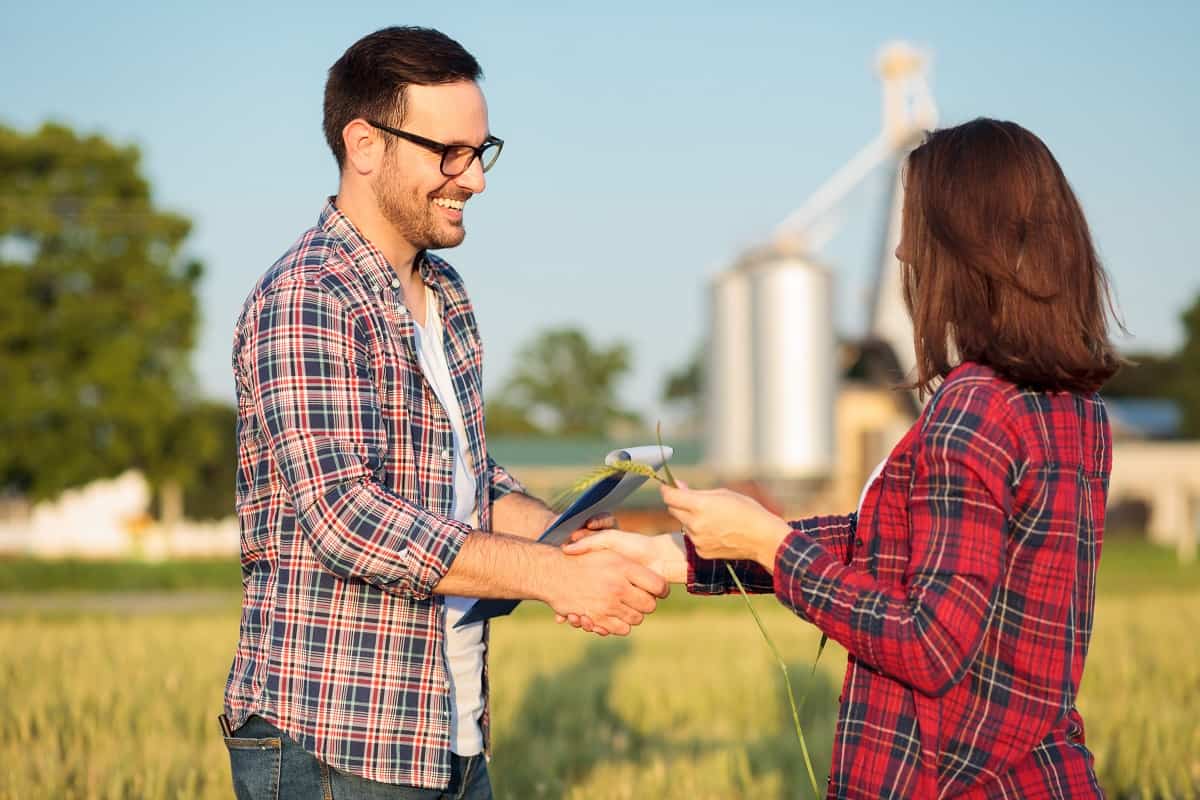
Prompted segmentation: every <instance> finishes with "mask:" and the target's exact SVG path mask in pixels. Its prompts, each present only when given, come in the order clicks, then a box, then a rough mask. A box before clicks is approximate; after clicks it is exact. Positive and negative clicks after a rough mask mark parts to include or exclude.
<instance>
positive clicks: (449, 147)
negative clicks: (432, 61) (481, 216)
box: [367, 119, 504, 178]
mask: <svg viewBox="0 0 1200 800" xmlns="http://www.w3.org/2000/svg"><path fill="white" fill-rule="evenodd" d="M367 124H368V125H370V126H371V127H372V128H378V129H379V130H381V131H384V132H386V133H390V134H391V135H392V136H396V137H399V138H401V139H403V140H404V141H406V142H412V143H413V144H415V145H419V146H421V147H424V148H425V149H426V150H431V151H433V152H435V153H437V154H438V155H440V156H441V157H442V174H443V175H445V176H446V177H447V178H456V177H458V176H459V175H462V174H463V173H464V172H466V171H467V170H468V169H470V167H471V162H473V161H474V160H475V159H477V158H478V159H479V164H480V166H482V167H483V171H484V172H487V171H488V170H489V169H491V168H492V165H493V164H495V163H496V159H497V158H499V157H500V151H501V150H503V149H504V140H502V139H497V138H496V137H495V136H489V137H487V138H486V139H484V140H483V144H481V145H479V147H471V145H469V144H442V143H441V142H435V141H434V140H433V139H426V138H425V137H424V136H417V135H416V134H415V133H409V132H408V131H402V130H399V129H397V128H391V127H388V126H387V125H384V124H383V123H382V122H375V121H374V120H370V119H369V120H367Z"/></svg>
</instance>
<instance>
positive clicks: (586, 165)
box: [0, 2, 1200, 414]
mask: <svg viewBox="0 0 1200 800" xmlns="http://www.w3.org/2000/svg"><path fill="white" fill-rule="evenodd" d="M737 5H738V7H737V10H736V11H735V10H731V9H732V6H733V4H729V6H722V5H715V4H714V5H706V4H704V3H696V2H691V3H678V2H665V3H657V4H648V3H641V4H622V3H607V4H605V5H604V6H603V11H600V10H597V7H596V6H584V5H579V6H575V5H570V4H563V3H547V4H544V5H537V4H528V3H523V4H520V5H519V6H518V5H515V4H503V3H488V4H472V3H456V4H440V5H435V4H431V3H421V4H403V3H388V4H383V3H379V4H368V3H347V4H344V6H343V7H337V6H335V5H333V4H324V5H305V4H299V3H292V4H283V3H278V4H254V3H239V4H219V3H195V4H179V7H175V6H176V4H167V3H141V2H133V3H125V4H82V3H81V4H78V7H76V6H74V5H70V4H61V3H57V2H42V3H39V4H36V5H35V4H32V3H27V4H22V5H21V7H20V8H17V9H15V10H14V9H9V10H7V11H6V13H5V15H4V16H5V24H4V27H3V29H0V74H3V75H4V76H5V77H4V79H3V81H0V122H3V123H5V124H8V125H10V126H15V127H17V128H19V129H25V130H28V129H31V128H33V127H35V126H37V125H39V124H40V123H41V122H43V121H45V120H48V119H53V120H57V121H61V122H65V123H68V124H71V125H73V126H76V127H78V128H80V129H82V130H84V131H89V132H92V131H95V132H100V133H103V134H105V135H107V136H110V137H112V138H114V139H116V140H118V141H121V142H132V143H136V144H138V145H139V146H140V147H141V149H142V153H143V158H144V168H145V171H146V173H147V174H148V176H149V177H150V179H151V180H152V182H153V185H154V190H155V195H156V199H157V202H159V203H160V204H161V205H163V206H165V207H168V208H171V209H174V210H177V211H180V212H183V213H185V214H187V215H188V216H190V217H191V218H192V219H193V220H194V222H195V229H194V233H193V236H192V237H191V239H190V244H189V249H190V251H191V252H192V253H193V254H195V255H196V256H198V257H199V258H200V259H201V260H202V261H203V262H204V263H205V265H206V269H207V274H206V277H205V280H204V283H203V286H202V304H203V305H202V307H203V315H204V324H203V330H202V333H201V338H200V346H199V348H198V350H197V353H196V356H195V359H194V367H195V372H196V374H197V377H198V379H199V381H200V385H201V387H202V389H203V390H204V392H206V393H207V394H211V395H214V396H217V397H230V396H231V394H232V390H231V379H230V377H229V367H228V363H229V342H230V336H231V330H232V325H233V321H234V319H235V317H236V315H237V312H238V309H239V307H240V305H241V301H242V299H243V298H244V297H245V295H246V293H247V291H248V290H249V289H250V287H251V286H252V285H253V283H254V281H255V279H256V277H257V276H258V275H259V274H260V273H261V272H263V271H264V270H265V269H266V268H267V267H268V266H270V264H271V263H272V262H273V261H274V260H275V258H277V257H278V256H279V255H280V254H281V253H282V252H283V251H284V250H285V249H286V248H287V247H288V245H289V244H290V243H291V242H292V241H293V240H294V239H295V238H296V236H297V235H298V234H299V233H300V232H301V231H302V230H303V229H304V228H306V227H308V226H310V225H311V224H312V223H313V221H314V220H315V219H316V215H317V213H318V211H319V210H320V206H321V204H322V202H323V199H324V197H325V196H326V195H328V194H332V193H334V192H335V191H336V180H337V175H336V170H335V167H334V163H333V159H332V157H331V156H330V155H329V153H328V151H327V150H326V147H325V144H324V141H323V138H322V135H321V95H322V89H323V83H324V77H325V71H326V70H327V69H328V67H329V65H330V64H332V63H333V61H334V60H336V59H337V57H338V56H339V55H340V54H341V52H342V51H343V50H344V49H345V48H346V47H347V46H348V45H349V44H351V43H352V42H353V41H354V40H355V39H357V38H358V37H359V36H361V35H363V34H365V33H368V32H370V31H372V30H375V29H377V28H380V27H383V26H386V25H391V24H419V25H430V26H433V27H437V28H440V29H442V30H444V31H446V32H447V33H449V34H450V35H452V36H454V37H455V38H457V39H458V40H459V41H460V42H462V43H463V44H464V45H465V46H466V47H467V48H468V49H469V50H471V51H472V52H473V53H474V54H475V55H476V57H477V58H478V59H479V60H480V62H481V63H482V65H483V67H484V70H485V73H486V78H485V81H484V84H483V86H484V91H485V93H486V95H487V97H488V101H489V104H490V109H491V122H492V129H493V131H494V132H495V133H496V134H497V135H499V136H501V137H503V138H504V139H505V141H506V145H505V151H504V156H503V158H502V159H501V160H500V162H499V164H498V165H497V167H496V169H495V170H494V171H493V172H491V173H489V185H488V189H487V191H486V193H485V194H484V195H482V196H481V197H480V198H478V199H477V200H476V201H475V202H473V203H472V208H471V212H472V213H471V214H470V215H469V216H468V219H467V223H468V237H467V241H466V243H465V244H464V245H463V246H462V247H460V248H458V249H457V250H454V251H449V252H447V253H445V254H444V255H446V256H447V257H448V258H449V259H450V260H451V261H452V263H454V264H455V265H456V266H457V267H458V268H459V271H460V272H462V273H463V275H464V277H465V278H466V280H467V285H468V288H469V289H470V291H471V294H472V296H473V298H474V300H475V304H476V307H477V313H478V316H479V321H480V327H481V329H482V332H483V337H484V344H485V349H486V352H487V361H486V367H485V384H486V385H487V387H489V388H492V387H496V386H497V385H499V383H500V382H501V381H502V380H503V378H504V377H505V376H506V374H507V373H508V372H509V370H510V368H511V366H512V362H513V357H514V354H515V351H516V350H517V348H518V347H519V346H520V345H521V343H522V342H524V341H527V340H528V339H529V338H530V337H532V336H533V335H535V334H536V333H537V332H538V331H539V330H542V329H544V328H546V327H549V326H555V325H567V324H569V325H578V326H580V327H582V328H584V329H585V330H586V331H587V332H588V333H589V334H590V335H591V336H593V337H594V338H595V339H596V340H598V341H600V342H603V343H609V342H614V341H617V340H623V341H626V342H628V343H629V344H630V345H632V347H633V348H634V352H635V371H634V373H633V374H632V376H631V377H630V378H629V379H628V380H627V381H626V382H625V384H624V386H623V387H622V389H623V395H624V396H625V398H627V400H628V401H629V402H630V403H631V404H633V405H635V406H637V407H639V408H640V409H642V410H644V411H647V412H650V413H651V414H653V413H655V404H656V400H657V397H658V394H659V392H660V389H661V385H662V380H663V376H664V375H665V374H666V372H667V371H669V370H671V369H674V368H676V367H678V366H679V365H681V364H683V363H684V362H685V361H686V360H687V358H688V357H689V355H690V353H691V352H692V351H693V350H694V349H695V348H696V347H697V345H698V343H699V341H700V339H701V337H702V335H703V320H704V309H705V285H706V281H707V279H708V278H709V277H710V276H711V275H712V274H714V273H715V272H716V271H717V270H718V269H720V268H721V267H722V266H723V265H724V264H725V263H727V262H728V261H729V260H730V259H731V258H732V257H734V256H735V255H736V254H737V253H738V251H739V250H740V249H741V248H743V247H746V246H748V245H752V244H754V243H756V242H758V241H760V240H761V239H762V238H763V237H764V236H765V235H766V234H767V233H768V232H769V231H770V230H771V228H772V227H773V225H774V224H775V223H776V222H777V221H778V220H780V219H781V218H782V217H784V216H785V215H786V214H787V213H788V212H789V211H791V210H792V209H793V208H795V207H796V206H799V205H800V204H801V203H802V202H803V201H804V200H805V198H806V197H807V196H808V195H809V194H810V193H811V192H812V191H813V190H814V189H815V188H816V187H817V186H818V185H819V184H820V183H821V182H822V181H823V180H824V179H825V178H826V177H827V176H828V175H829V174H830V173H831V172H832V171H833V170H834V169H836V168H837V167H838V166H839V165H840V164H841V163H843V162H844V161H845V160H846V159H848V158H849V157H850V156H851V155H853V154H854V153H855V152H856V151H857V150H858V149H859V147H861V146H862V145H863V144H865V143H866V142H867V141H868V140H869V139H870V138H871V137H872V136H874V135H875V133H876V132H877V131H878V128H879V102H880V93H879V87H878V84H877V83H876V81H875V78H874V74H873V70H872V64H873V60H874V56H875V53H876V51H877V49H878V48H879V46H880V45H882V44H883V43H885V42H887V41H889V40H893V39H906V40H909V41H911V42H913V43H915V44H917V45H919V46H921V47H923V48H926V49H927V50H929V51H931V52H932V54H933V57H934V73H933V88H934V94H935V97H936V99H937V102H938V106H939V109H940V112H941V120H942V123H943V124H953V123H956V122H961V121H964V120H967V119H970V118H972V117H975V116H981V115H986V116H995V117H1002V118H1008V119H1013V120H1015V121H1017V122H1019V123H1021V124H1023V125H1025V126H1026V127H1028V128H1030V129H1031V130H1033V131H1034V132H1035V133H1037V134H1038V135H1040V136H1041V137H1042V138H1043V139H1045V141H1046V142H1047V144H1048V145H1049V146H1050V148H1051V149H1052V150H1053V151H1054V153H1055V154H1056V155H1057V156H1058V158H1059V160H1060V162H1061V163H1062V165H1063V168H1064V170H1065V171H1066V173H1067V176H1068V178H1070V179H1071V181H1072V183H1073V184H1074V186H1075V188H1076V191H1077V192H1078V194H1079V196H1080V199H1081V201H1082V202H1083V205H1084V208H1085V210H1086V211H1087V213H1088V215H1089V219H1090V221H1091V223H1092V227H1093V232H1094V234H1095V237H1096V240H1097V243H1098V245H1099V248H1100V251H1101V256H1102V258H1103V259H1104V261H1105V264H1106V265H1107V267H1108V269H1109V271H1110V273H1111V274H1112V277H1113V280H1114V284H1115V287H1116V291H1117V298H1118V302H1119V304H1120V307H1121V309H1122V312H1123V314H1124V317H1125V319H1126V322H1127V324H1128V327H1129V329H1130V331H1131V333H1132V334H1133V336H1132V337H1131V338H1127V339H1121V340H1120V341H1121V344H1122V346H1123V347H1125V348H1127V349H1168V348H1171V347H1174V346H1176V345H1177V344H1178V343H1179V341H1180V331H1179V325H1178V322H1177V320H1178V316H1179V313H1180V311H1182V309H1183V308H1184V307H1186V306H1187V305H1188V304H1189V303H1190V301H1191V300H1192V298H1194V297H1195V296H1196V294H1197V293H1198V292H1200V255H1198V251H1200V248H1198V247H1197V241H1196V233H1195V231H1196V228H1197V226H1198V220H1200V188H1198V187H1200V155H1198V154H1197V149H1196V145H1195V144H1194V142H1195V138H1196V131H1197V129H1198V128H1200V79H1198V78H1197V75H1198V74H1200V56H1197V55H1196V49H1195V42H1196V41H1197V38H1198V36H1200V4H1197V3H1188V2H1178V3H1167V4H1163V3H1159V4H1150V6H1152V7H1146V6H1142V5H1140V4H1132V3H1129V4H1119V5H1118V4H1108V3H1097V2H1090V3H1082V2H1060V3H1055V4H1047V3H1003V4H989V5H988V6H985V5H984V4H974V3H962V2H954V3H920V2H908V3H904V4H899V3H896V4H876V5H871V6H868V5H865V4H850V3H844V4H842V3H839V4H833V3H821V4H815V3H814V4H809V3H799V2H796V3H779V4H769V3H753V2H747V3H739V4H737ZM649 9H653V10H652V11H651V10H649ZM883 185H884V180H883V178H882V177H881V176H879V177H877V178H876V179H875V180H873V181H871V182H869V183H868V184H866V185H865V186H864V187H863V189H862V190H861V191H860V192H858V193H857V194H856V195H855V196H854V197H852V198H851V200H850V201H849V202H848V204H847V205H846V207H845V215H846V219H847V223H846V225H845V226H844V227H843V228H842V230H841V232H840V234H839V236H838V237H837V238H836V239H835V240H834V241H833V242H831V243H830V245H829V246H828V247H827V248H826V250H825V252H824V254H823V255H824V261H825V262H826V263H827V264H829V265H830V266H831V267H832V268H833V269H834V272H835V274H836V282H837V283H836V285H837V294H836V296H837V306H838V309H837V317H838V320H839V325H840V328H841V329H842V331H843V332H845V333H848V334H853V333H854V332H856V331H857V330H858V329H859V328H860V327H861V325H862V322H863V314H864V311H865V301H864V298H865V296H866V289H867V282H868V281H869V279H870V274H871V272H870V271H871V263H870V262H871V259H872V257H873V255H874V248H875V245H876V239H877V234H876V227H877V226H878V224H879V222H878V220H879V216H880V214H881V213H882V207H881V202H882V201H881V194H882V189H883Z"/></svg>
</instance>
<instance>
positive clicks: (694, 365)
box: [662, 350, 704, 416]
mask: <svg viewBox="0 0 1200 800" xmlns="http://www.w3.org/2000/svg"><path fill="white" fill-rule="evenodd" d="M703 391H704V354H703V352H701V351H700V350H697V351H696V352H695V353H693V354H692V358H691V360H690V361H689V362H688V363H687V364H684V365H683V366H682V367H680V368H679V369H678V370H677V371H675V372H672V373H669V374H668V375H667V379H666V380H665V381H664V382H663V391H662V399H663V402H664V403H669V404H671V405H675V406H681V407H682V408H683V409H684V410H685V411H686V412H687V413H688V415H689V416H695V415H696V414H698V413H699V412H700V399H701V394H702V392H703Z"/></svg>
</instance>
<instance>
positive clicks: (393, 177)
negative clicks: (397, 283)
mask: <svg viewBox="0 0 1200 800" xmlns="http://www.w3.org/2000/svg"><path fill="white" fill-rule="evenodd" d="M402 186H403V181H401V180H399V170H397V169H396V167H395V165H394V164H393V163H391V159H390V158H388V163H387V165H386V166H385V167H384V169H383V171H382V172H381V173H380V175H379V177H378V178H377V179H376V180H375V181H374V182H373V183H372V185H371V188H372V189H373V191H374V192H375V202H376V203H378V204H379V210H380V212H382V214H383V216H384V218H385V219H386V220H387V221H388V222H390V223H391V224H392V226H393V227H394V228H395V229H396V232H397V233H399V234H400V235H401V236H402V237H404V240H405V241H406V242H408V243H409V244H411V245H412V246H414V247H416V248H418V249H421V250H438V249H440V248H444V247H457V246H458V245H460V244H462V240H463V238H465V237H466V235H467V232H466V229H465V228H464V227H463V226H462V224H461V223H460V224H458V225H455V224H453V223H451V222H449V221H448V220H444V219H439V217H438V216H437V212H435V211H434V210H433V209H434V205H433V202H432V201H433V198H432V197H430V196H429V195H423V194H420V193H418V192H417V191H416V190H412V191H405V190H404V189H403V188H402ZM464 199H465V198H464Z"/></svg>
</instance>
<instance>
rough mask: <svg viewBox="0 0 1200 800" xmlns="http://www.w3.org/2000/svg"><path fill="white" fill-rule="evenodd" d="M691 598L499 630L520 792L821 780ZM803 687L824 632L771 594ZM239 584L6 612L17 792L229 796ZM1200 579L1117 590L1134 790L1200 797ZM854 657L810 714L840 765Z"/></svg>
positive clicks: (1116, 711)
mask: <svg viewBox="0 0 1200 800" xmlns="http://www.w3.org/2000/svg"><path fill="white" fill-rule="evenodd" d="M740 602H741V601H740V600H738V599H736V598H732V599H717V600H697V599H695V598H686V597H683V598H673V599H671V600H669V601H667V603H666V604H664V605H665V608H664V609H663V610H662V611H661V612H660V613H659V614H657V615H655V616H654V617H651V618H650V619H649V620H648V621H647V622H646V624H645V625H643V626H642V627H641V628H639V629H637V630H636V631H635V633H634V635H633V636H632V637H630V638H628V639H603V640H602V639H597V638H594V637H589V636H588V635H586V634H583V633H580V632H577V631H572V630H569V629H566V628H563V627H558V626H555V625H554V624H553V622H552V620H551V618H550V617H549V615H548V614H547V613H546V612H545V611H543V610H540V609H537V608H532V607H531V608H528V609H525V610H524V611H522V612H520V613H518V615H516V616H515V617H513V618H510V619H505V620H502V621H500V622H498V623H497V624H496V625H495V627H494V629H493V630H494V633H493V653H492V665H493V672H492V674H493V709H494V719H495V728H494V752H493V759H492V762H491V765H490V769H491V772H492V777H493V782H494V785H495V789H496V794H497V796H498V797H500V798H513V799H514V800H525V799H526V798H571V799H573V800H582V799H583V798H647V797H655V798H686V799H687V800H701V799H702V798H742V797H744V798H792V797H807V796H808V795H809V789H808V781H807V777H806V775H805V773H804V769H803V766H802V764H803V762H802V760H801V758H800V755H799V748H798V746H797V743H796V740H795V734H794V730H793V728H792V724H791V719H790V712H789V711H788V706H787V701H786V696H785V694H784V690H783V681H782V679H781V676H780V674H779V671H778V668H777V667H776V666H775V664H774V662H773V661H772V659H771V657H770V654H769V651H768V649H767V648H766V646H765V644H764V643H763V641H762V640H761V638H760V637H759V634H758V632H757V630H756V629H755V627H754V625H753V622H752V621H751V619H750V618H749V616H748V615H747V614H746V613H745V609H744V608H740V607H739V606H738V605H737V604H738V603H740ZM755 602H756V604H757V607H758V608H759V609H760V612H761V613H762V614H763V617H764V622H765V623H766V625H767V626H768V628H769V629H770V630H771V632H772V635H773V636H774V638H775V640H776V643H777V644H778V646H779V648H780V650H781V651H782V652H783V653H784V654H785V657H787V658H788V659H789V661H790V662H791V663H790V667H791V673H790V674H791V675H792V676H793V678H792V680H793V683H794V684H796V686H797V690H798V691H803V686H804V684H805V680H806V676H807V674H808V667H809V664H810V663H811V658H812V655H813V653H814V652H815V648H816V643H817V636H816V634H815V632H814V631H813V629H812V628H810V627H808V626H807V625H804V624H803V623H801V622H800V621H798V620H796V619H795V618H794V617H791V616H790V615H789V614H788V613H787V612H786V611H784V610H783V609H782V608H780V607H778V606H777V605H774V604H773V602H772V600H771V599H770V598H759V599H756V600H755ZM236 603H237V599H236V597H228V598H226V602H224V603H221V604H218V607H216V608H213V607H201V608H199V609H195V610H188V609H187V608H186V607H184V608H180V607H178V605H177V606H176V607H171V608H167V609H166V610H165V611H164V610H161V609H156V603H155V602H154V601H153V600H151V599H147V601H146V602H145V604H144V605H142V606H140V607H137V608H136V609H131V608H130V607H128V606H119V607H117V608H116V609H110V610H108V611H105V612H103V613H86V614H82V613H78V612H70V611H62V610H57V611H55V610H45V609H42V610H25V611H20V610H12V609H9V610H7V611H6V612H4V613H2V614H0V763H2V764H3V765H4V766H3V768H0V798H22V800H24V799H25V798H148V799H150V800H153V799H156V798H228V797H231V796H232V792H231V790H230V788H229V767H228V761H227V757H226V754H225V750H224V746H223V744H222V743H221V740H220V738H219V735H218V731H217V726H216V724H215V721H214V717H215V715H216V714H217V713H218V711H219V709H220V704H221V691H222V687H223V683H224V678H225V674H226V670H227V669H228V664H229V658H230V655H231V652H232V646H233V643H234V641H235V638H236V635H237V605H236ZM1197 630H1200V590H1198V591H1187V590H1183V591H1180V590H1178V589H1176V590H1174V591H1170V592H1155V591H1140V592H1136V593H1131V594H1128V595H1115V596H1113V595H1110V596H1101V597H1100V598H1099V600H1098V607H1097V625H1096V630H1095V634H1094V639H1093V645H1092V651H1091V654H1090V656H1089V659H1088V664H1087V671H1086V674H1085V676H1084V683H1083V690H1082V694H1081V697H1080V700H1079V705H1080V708H1081V711H1082V713H1083V716H1084V720H1085V723H1086V725H1087V738H1088V744H1089V745H1090V746H1091V748H1092V749H1093V751H1094V752H1095V754H1096V764H1097V770H1098V772H1099V774H1100V776H1101V780H1102V782H1103V785H1104V786H1105V788H1106V790H1107V791H1108V793H1109V794H1110V796H1112V797H1139V798H1150V797H1164V798H1165V797H1181V798H1194V797H1197V796H1198V794H1200V791H1198V787H1200V640H1198V638H1197V635H1196V631H1197ZM844 663H845V654H844V652H842V651H841V650H840V649H838V648H837V647H835V646H833V645H832V644H831V646H830V648H829V650H828V651H827V653H826V655H825V657H824V658H823V660H822V664H821V666H820V668H819V669H818V670H817V673H816V677H815V678H814V681H815V684H814V686H813V688H812V692H811V694H810V696H809V699H808V701H807V703H806V706H805V708H804V711H803V714H802V717H803V724H804V728H805V733H806V736H807V738H808V742H809V747H810V748H811V750H812V754H813V761H814V764H815V765H816V767H817V770H818V775H819V776H823V775H824V774H825V771H826V767H827V765H828V763H829V755H830V746H831V736H832V729H833V724H834V717H835V712H836V709H835V705H836V701H835V698H836V696H837V693H838V689H839V687H840V676H841V671H842V669H843V667H844Z"/></svg>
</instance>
